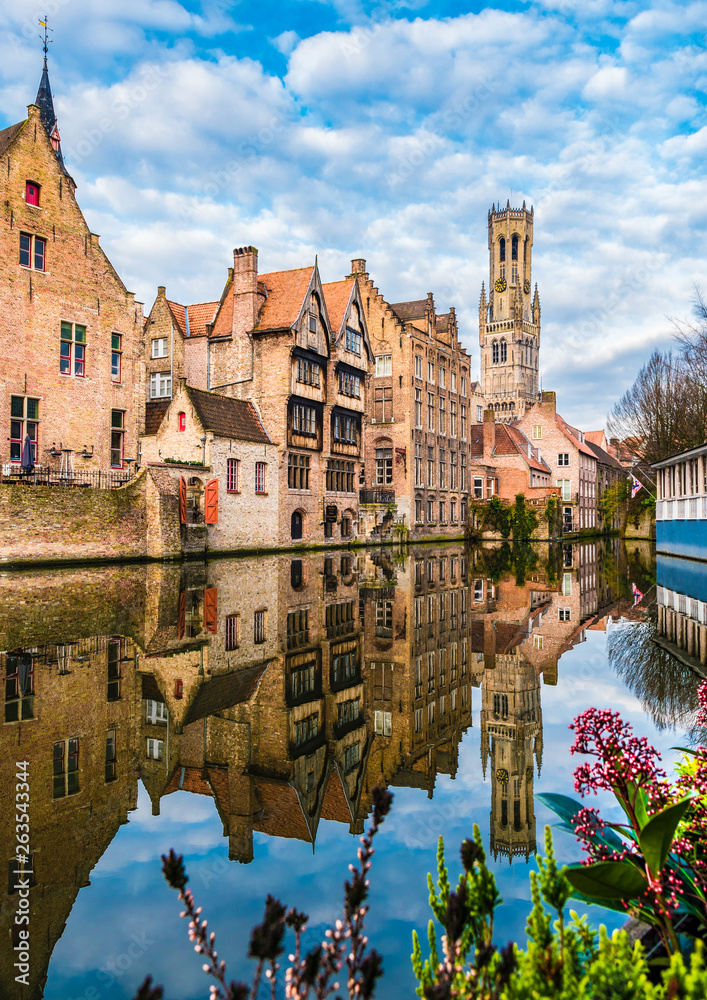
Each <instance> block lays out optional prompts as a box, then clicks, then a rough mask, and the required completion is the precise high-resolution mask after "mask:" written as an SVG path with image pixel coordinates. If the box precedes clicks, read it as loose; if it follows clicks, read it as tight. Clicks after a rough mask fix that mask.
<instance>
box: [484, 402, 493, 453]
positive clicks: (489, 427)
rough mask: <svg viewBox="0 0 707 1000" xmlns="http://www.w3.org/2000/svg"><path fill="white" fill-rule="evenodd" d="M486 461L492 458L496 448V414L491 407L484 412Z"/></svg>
mask: <svg viewBox="0 0 707 1000" xmlns="http://www.w3.org/2000/svg"><path fill="white" fill-rule="evenodd" d="M483 434H484V438H483V440H484V453H483V457H484V459H487V458H490V457H491V454H492V452H493V449H494V448H495V447H496V413H495V411H494V410H492V409H491V407H489V408H488V410H484V431H483Z"/></svg>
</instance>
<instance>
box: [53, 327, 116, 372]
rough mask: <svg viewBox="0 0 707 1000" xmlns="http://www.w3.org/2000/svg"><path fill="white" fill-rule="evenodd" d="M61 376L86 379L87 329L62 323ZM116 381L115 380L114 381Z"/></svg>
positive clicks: (60, 347) (60, 344)
mask: <svg viewBox="0 0 707 1000" xmlns="http://www.w3.org/2000/svg"><path fill="white" fill-rule="evenodd" d="M60 337H61V339H60V341H59V374H60V375H74V376H75V377H76V378H84V377H85V375H86V327H85V326H84V325H83V324H82V323H69V322H67V321H66V320H62V321H61V334H60ZM114 381H115V380H114Z"/></svg>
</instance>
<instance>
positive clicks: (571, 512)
mask: <svg viewBox="0 0 707 1000" xmlns="http://www.w3.org/2000/svg"><path fill="white" fill-rule="evenodd" d="M518 427H519V428H520V430H522V431H523V433H524V434H525V436H526V437H527V438H528V439H529V440H530V441H532V442H534V443H535V444H536V446H537V448H538V449H539V450H540V451H541V453H542V457H543V460H544V462H545V463H546V464H547V465H548V466H549V467H550V468H551V469H552V478H553V480H554V482H553V485H554V486H557V487H558V488H559V489H560V490H561V491H562V493H561V505H562V520H563V526H564V530H565V531H573V530H574V531H581V530H584V529H586V528H596V526H597V519H596V513H597V497H596V490H597V457H596V455H595V453H594V452H593V451H592V449H591V448H590V447H589V445H588V444H587V443H586V441H585V435H584V432H583V431H580V430H579V429H578V428H576V427H571V426H570V425H569V424H568V423H567V422H566V421H565V420H563V418H562V417H561V416H560V414H559V413H558V412H557V408H556V400H555V393H554V392H543V393H542V397H541V399H540V401H539V402H537V403H534V404H532V405H531V406H529V407H528V409H526V411H525V414H524V416H523V417H522V418H521V419H520V420H519V421H518Z"/></svg>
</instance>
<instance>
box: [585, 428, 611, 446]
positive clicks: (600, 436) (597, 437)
mask: <svg viewBox="0 0 707 1000" xmlns="http://www.w3.org/2000/svg"><path fill="white" fill-rule="evenodd" d="M584 439H585V441H587V442H588V443H590V444H598V445H599V447H600V448H603V447H604V442H605V441H606V435H605V434H604V431H587V432H586V433H585V435H584Z"/></svg>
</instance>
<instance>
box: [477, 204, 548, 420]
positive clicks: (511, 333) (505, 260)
mask: <svg viewBox="0 0 707 1000" xmlns="http://www.w3.org/2000/svg"><path fill="white" fill-rule="evenodd" d="M533 216H534V213H533V209H532V208H531V209H530V211H529V212H528V211H527V210H526V207H525V202H523V207H522V208H520V209H517V208H511V205H510V202H508V203H507V204H506V207H505V209H502V208H501V207H500V206H499V207H498V208H496V206H495V205H493V206H492V207H491V210H490V211H489V216H488V245H489V293H488V298H487V297H486V288H485V285H484V284H482V286H481V298H480V300H479V343H480V345H481V356H480V365H481V390H482V392H483V394H484V398H485V400H486V405H487V406H490V407H492V408H493V409H494V410H495V411H496V414H497V418H498V419H499V420H502V421H505V422H507V421H510V420H513V419H515V418H517V417H522V416H523V414H524V413H525V409H526V407H527V406H528V404H529V403H532V402H534V401H535V400H536V399H537V396H538V388H539V384H538V383H539V378H540V298H539V296H538V287H537V285H536V286H535V293H534V295H533V298H532V301H531V298H530V290H531V281H532V251H533Z"/></svg>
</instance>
